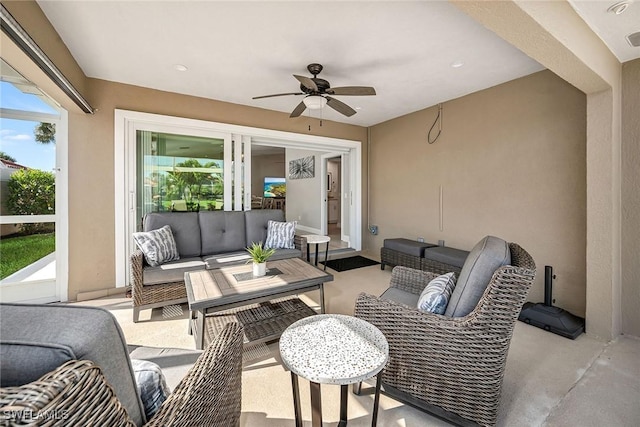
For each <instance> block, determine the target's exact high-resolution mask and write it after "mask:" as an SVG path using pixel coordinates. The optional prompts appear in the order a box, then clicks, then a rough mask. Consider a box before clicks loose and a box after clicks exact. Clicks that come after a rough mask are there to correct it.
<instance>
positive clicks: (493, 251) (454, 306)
mask: <svg viewBox="0 0 640 427" xmlns="http://www.w3.org/2000/svg"><path fill="white" fill-rule="evenodd" d="M510 262H511V252H510V250H509V244H508V243H507V242H505V241H504V240H502V239H500V238H498V237H493V236H487V237H485V238H484V239H482V240H480V241H479V242H478V243H477V244H476V245H475V246H474V247H473V249H472V250H471V252H470V253H469V256H468V257H467V260H466V261H465V263H464V266H463V267H462V270H461V271H460V276H459V277H458V283H457V284H456V288H455V289H454V291H453V294H452V295H451V299H450V300H449V305H448V306H447V310H446V311H445V316H450V317H463V316H466V315H467V314H469V313H471V312H472V311H473V309H474V308H476V305H478V301H480V298H482V294H483V293H484V291H485V289H486V288H487V286H488V285H489V281H490V280H491V277H492V276H493V273H494V272H495V271H496V270H497V269H498V268H500V267H502V266H503V265H508V264H509V263H510Z"/></svg>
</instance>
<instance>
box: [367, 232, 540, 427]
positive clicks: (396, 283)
mask: <svg viewBox="0 0 640 427" xmlns="http://www.w3.org/2000/svg"><path fill="white" fill-rule="evenodd" d="M509 249H510V251H511V265H507V266H504V267H500V268H499V269H498V270H496V271H495V273H494V274H493V277H492V279H491V281H490V282H489V285H488V286H487V289H486V290H485V292H484V294H483V296H482V298H481V299H480V301H479V302H478V304H477V306H476V308H475V309H474V310H473V311H472V312H471V313H469V314H468V315H467V316H464V317H458V318H451V317H445V316H443V315H437V314H430V313H423V312H421V311H419V310H417V309H416V308H414V307H408V306H406V305H403V304H399V303H396V302H394V301H390V300H385V299H381V298H378V297H375V296H372V295H367V294H360V296H359V297H358V298H357V300H356V307H355V316H356V317H359V318H361V319H364V320H366V321H368V322H370V323H372V324H374V325H376V326H377V327H378V328H380V330H381V331H382V332H383V333H384V335H385V337H386V338H387V340H388V342H389V362H388V364H387V366H386V367H385V369H384V371H383V374H382V381H383V388H384V392H385V393H387V394H389V395H391V396H392V397H395V398H399V399H400V400H403V401H405V402H407V403H409V404H411V405H413V406H417V407H419V408H420V409H423V410H426V411H428V412H431V413H433V414H435V415H436V416H439V417H441V418H445V419H448V420H450V421H453V422H455V423H457V424H461V425H468V424H471V425H474V424H476V423H477V424H480V425H494V424H495V423H496V418H497V411H498V405H499V402H500V391H501V388H502V379H503V375H504V369H505V364H506V360H507V352H508V350H509V343H510V341H511V336H512V333H513V328H514V324H515V322H516V319H517V318H518V314H519V312H520V310H521V308H522V305H523V304H524V302H525V300H526V298H527V295H528V292H529V288H530V286H531V284H532V282H533V279H534V276H535V263H534V261H533V259H532V258H531V256H530V255H529V254H528V253H527V252H526V251H525V250H524V249H522V248H521V247H520V246H518V245H517V244H514V243H510V244H509ZM436 276H437V274H435V273H428V272H424V271H419V270H415V269H411V268H407V267H395V268H394V269H393V271H392V276H391V284H390V286H391V287H397V288H399V289H401V290H404V291H408V292H411V293H414V294H420V292H421V291H422V290H423V289H424V287H425V286H426V285H427V284H428V283H429V281H430V280H431V279H433V278H434V277H436Z"/></svg>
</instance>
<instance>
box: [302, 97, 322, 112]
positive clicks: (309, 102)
mask: <svg viewBox="0 0 640 427" xmlns="http://www.w3.org/2000/svg"><path fill="white" fill-rule="evenodd" d="M302 102H304V105H306V106H307V108H308V109H310V110H320V109H321V108H324V106H325V105H327V99H326V98H325V97H324V96H320V95H309V96H307V97H305V98H304V99H303V100H302Z"/></svg>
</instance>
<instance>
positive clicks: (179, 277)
mask: <svg viewBox="0 0 640 427" xmlns="http://www.w3.org/2000/svg"><path fill="white" fill-rule="evenodd" d="M204 268H205V263H204V261H203V260H202V258H200V257H193V258H182V259H180V260H178V261H172V262H168V263H166V264H162V265H159V266H157V267H145V268H144V274H143V280H142V284H143V285H157V284H159V283H171V282H182V281H183V280H184V273H186V272H188V271H196V270H203V269H204Z"/></svg>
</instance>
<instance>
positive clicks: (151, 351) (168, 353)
mask: <svg viewBox="0 0 640 427" xmlns="http://www.w3.org/2000/svg"><path fill="white" fill-rule="evenodd" d="M200 354H202V350H186V349H183V348H167V347H145V346H135V345H129V357H131V358H132V359H143V360H148V361H150V362H153V363H155V364H157V365H158V366H160V368H161V369H162V374H163V375H164V378H165V381H166V383H167V386H168V388H169V390H175V389H176V387H177V386H178V384H179V383H180V381H182V379H183V378H184V377H186V376H187V373H188V372H189V369H191V367H192V366H193V364H194V363H196V360H198V357H199V356H200Z"/></svg>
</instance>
